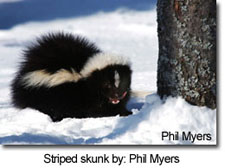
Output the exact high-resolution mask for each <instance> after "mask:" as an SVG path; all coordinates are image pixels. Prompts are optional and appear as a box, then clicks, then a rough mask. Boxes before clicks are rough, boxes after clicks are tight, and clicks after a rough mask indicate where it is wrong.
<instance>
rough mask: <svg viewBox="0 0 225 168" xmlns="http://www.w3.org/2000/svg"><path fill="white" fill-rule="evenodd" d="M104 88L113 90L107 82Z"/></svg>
mask: <svg viewBox="0 0 225 168" xmlns="http://www.w3.org/2000/svg"><path fill="white" fill-rule="evenodd" d="M103 87H104V88H108V89H110V88H111V85H110V83H109V82H106V83H104V84H103Z"/></svg>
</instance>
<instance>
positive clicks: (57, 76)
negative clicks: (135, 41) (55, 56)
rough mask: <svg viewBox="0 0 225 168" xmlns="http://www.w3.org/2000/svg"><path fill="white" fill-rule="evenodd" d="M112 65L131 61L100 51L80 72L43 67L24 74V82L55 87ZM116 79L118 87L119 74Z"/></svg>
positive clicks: (31, 84)
mask: <svg viewBox="0 0 225 168" xmlns="http://www.w3.org/2000/svg"><path fill="white" fill-rule="evenodd" d="M110 65H130V61H129V60H128V58H125V57H121V56H117V55H113V54H106V53H98V54H96V55H94V56H93V57H91V58H89V59H88V61H87V62H86V64H85V65H84V67H83V69H82V70H81V71H80V72H76V71H75V70H74V69H71V71H69V70H66V69H59V70H58V71H57V72H55V73H53V74H51V73H49V72H47V71H46V70H45V69H41V70H36V71H32V72H29V73H27V74H26V75H24V77H23V78H22V82H23V84H24V85H25V86H26V87H32V86H35V87H39V86H45V87H53V86H57V85H60V84H63V83H66V82H77V81H79V80H80V79H82V78H86V77H89V76H90V75H91V73H92V72H94V71H96V70H102V69H104V68H106V67H107V66H110ZM115 79H116V80H115V85H116V87H118V85H119V80H120V79H119V76H118V75H117V74H115Z"/></svg>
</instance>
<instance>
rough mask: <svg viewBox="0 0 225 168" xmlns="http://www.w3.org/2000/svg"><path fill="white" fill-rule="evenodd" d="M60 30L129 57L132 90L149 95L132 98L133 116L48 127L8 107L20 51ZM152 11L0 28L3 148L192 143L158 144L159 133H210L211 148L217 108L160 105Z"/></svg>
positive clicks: (177, 102) (175, 102) (36, 116)
mask: <svg viewBox="0 0 225 168" xmlns="http://www.w3.org/2000/svg"><path fill="white" fill-rule="evenodd" d="M54 31H65V32H72V33H74V34H79V35H82V36H85V37H87V38H88V39H90V40H91V41H93V42H95V43H96V44H97V45H98V46H99V47H100V48H101V49H102V50H104V51H108V52H113V53H116V54H120V55H124V56H126V57H129V58H130V59H131V62H132V69H133V78H132V89H133V90H135V91H148V92H152V93H153V94H151V95H149V96H147V97H146V98H132V99H131V100H130V102H129V104H128V108H129V109H131V110H132V111H133V113H134V115H131V116H128V117H124V118H121V117H119V116H116V117H107V118H97V119H93V118H90V119H71V118H67V119H64V120H62V121H61V122H56V123H53V122H52V121H51V120H50V118H49V117H48V116H47V115H45V114H43V113H40V112H38V111H35V110H32V109H24V110H18V109H15V108H13V107H12V106H11V104H10V88H9V85H10V81H11V80H12V78H13V76H14V73H15V72H16V69H17V65H18V62H20V58H21V55H22V50H23V49H24V47H25V46H27V45H29V43H30V42H32V41H33V40H34V39H35V38H36V37H37V36H38V35H41V34H45V33H47V32H54ZM157 43H158V41H157V24H156V11H155V9H151V10H150V9H149V10H133V9H117V10H113V11H109V12H97V13H94V14H92V15H85V16H76V17H71V18H64V19H54V20H48V21H36V22H26V23H21V24H18V25H16V26H14V27H12V28H9V29H5V30H0V143H2V144H192V142H191V141H182V139H181V138H180V140H176V141H168V140H164V141H162V140H161V139H162V137H161V133H162V131H170V132H171V133H175V132H176V131H177V132H179V133H180V134H181V133H182V132H183V131H184V132H189V131H191V133H193V134H195V133H202V134H210V135H211V137H212V139H211V141H208V140H203V141H195V142H194V143H195V144H199V143H200V144H216V110H210V109H208V108H206V107H196V106H191V105H189V104H188V103H186V102H185V101H184V100H183V99H181V98H169V99H167V101H166V102H162V101H161V100H160V99H159V97H158V96H157V95H156V94H155V92H156V70H157V56H158V54H157V53H158V51H157V50H158V46H157V45H158V44H157Z"/></svg>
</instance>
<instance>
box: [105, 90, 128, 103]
mask: <svg viewBox="0 0 225 168" xmlns="http://www.w3.org/2000/svg"><path fill="white" fill-rule="evenodd" d="M126 95H127V92H124V93H123V95H122V96H121V97H119V98H109V101H110V102H111V103H112V104H118V103H119V102H120V100H122V99H123V98H124V97H125V96H126Z"/></svg>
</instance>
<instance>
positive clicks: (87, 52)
mask: <svg viewBox="0 0 225 168" xmlns="http://www.w3.org/2000/svg"><path fill="white" fill-rule="evenodd" d="M109 60H110V61H111V62H110V61H109ZM130 83H131V69H130V66H129V63H128V62H126V61H124V60H123V59H122V58H121V57H113V56H112V55H109V54H104V53H103V52H101V51H100V49H98V48H97V47H96V46H95V45H94V44H93V43H90V42H88V41H87V40H86V39H84V38H81V37H78V36H73V35H71V34H64V33H56V34H48V35H46V36H42V37H41V38H39V39H38V40H37V42H36V43H35V44H33V45H32V46H30V47H28V48H27V50H26V51H25V52H24V60H23V62H22V63H21V65H20V68H19V71H18V72H17V75H16V77H15V79H14V80H13V82H12V84H11V90H12V103H13V104H14V106H15V107H17V108H26V107H30V108H33V109H37V110H39V111H41V112H43V113H45V114H48V115H49V116H50V117H51V119H52V120H53V121H60V120H62V119H63V118H67V117H72V118H73V117H75V118H87V117H105V116H115V115H118V114H119V115H120V116H127V115H129V114H131V112H129V111H127V110H126V108H125V106H126V103H127V101H128V99H129V96H130Z"/></svg>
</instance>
